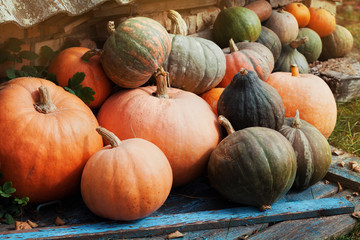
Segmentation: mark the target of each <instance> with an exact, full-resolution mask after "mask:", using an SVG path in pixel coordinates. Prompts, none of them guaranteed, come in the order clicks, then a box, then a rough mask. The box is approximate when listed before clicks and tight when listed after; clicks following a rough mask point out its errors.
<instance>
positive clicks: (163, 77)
mask: <svg viewBox="0 0 360 240" xmlns="http://www.w3.org/2000/svg"><path fill="white" fill-rule="evenodd" d="M154 76H155V79H156V92H155V96H156V97H158V98H169V95H168V91H167V90H168V81H169V73H168V72H166V71H165V70H164V69H163V68H162V67H160V68H158V70H157V71H156V73H155V75H154Z"/></svg>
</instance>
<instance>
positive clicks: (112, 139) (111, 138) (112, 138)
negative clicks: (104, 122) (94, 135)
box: [96, 127, 121, 148]
mask: <svg viewBox="0 0 360 240" xmlns="http://www.w3.org/2000/svg"><path fill="white" fill-rule="evenodd" d="M96 131H97V132H98V133H99V134H100V135H101V136H102V137H103V138H104V139H105V140H106V141H107V142H108V143H110V145H111V147H113V148H114V147H117V146H119V145H120V143H121V141H120V139H119V138H118V137H117V136H116V135H115V134H114V133H112V132H110V131H109V130H107V129H106V128H103V127H97V128H96Z"/></svg>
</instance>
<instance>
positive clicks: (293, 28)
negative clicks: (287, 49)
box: [263, 9, 299, 44]
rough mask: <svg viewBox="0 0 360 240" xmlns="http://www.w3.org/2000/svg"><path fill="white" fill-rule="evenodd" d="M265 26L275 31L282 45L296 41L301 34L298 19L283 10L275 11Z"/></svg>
mask: <svg viewBox="0 0 360 240" xmlns="http://www.w3.org/2000/svg"><path fill="white" fill-rule="evenodd" d="M263 25H264V26H265V27H268V28H270V29H271V30H273V31H274V33H276V35H278V37H279V39H280V42H281V43H282V44H286V43H289V42H291V41H293V40H295V39H296V37H297V35H298V33H299V25H298V22H297V20H296V18H295V17H294V15H292V14H291V13H289V12H287V11H284V10H283V9H279V10H273V11H272V13H271V16H270V17H269V18H268V20H266V21H265V22H264V23H263Z"/></svg>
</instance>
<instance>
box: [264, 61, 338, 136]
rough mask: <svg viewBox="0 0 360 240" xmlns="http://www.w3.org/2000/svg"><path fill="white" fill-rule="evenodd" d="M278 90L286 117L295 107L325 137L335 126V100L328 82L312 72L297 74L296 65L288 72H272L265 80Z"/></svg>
mask: <svg viewBox="0 0 360 240" xmlns="http://www.w3.org/2000/svg"><path fill="white" fill-rule="evenodd" d="M267 83H268V84H270V85H271V86H273V87H274V88H275V89H276V90H277V91H278V92H279V94H280V96H281V98H282V100H283V103H284V105H285V117H294V116H295V114H296V110H297V109H298V110H299V112H301V116H302V119H303V120H304V121H307V122H308V123H310V124H312V125H313V126H314V127H316V128H317V129H318V130H319V131H320V132H321V133H322V134H323V135H324V136H325V137H326V138H328V137H329V136H330V134H331V133H332V131H333V130H334V128H335V124H336V118H337V109H336V101H335V98H334V95H333V93H332V91H331V90H330V88H329V86H328V85H327V84H326V83H325V82H324V80H322V79H321V78H319V77H317V76H315V75H313V74H299V70H298V68H297V66H296V65H292V66H291V73H289V72H275V73H272V74H271V75H270V77H269V79H268V81H267Z"/></svg>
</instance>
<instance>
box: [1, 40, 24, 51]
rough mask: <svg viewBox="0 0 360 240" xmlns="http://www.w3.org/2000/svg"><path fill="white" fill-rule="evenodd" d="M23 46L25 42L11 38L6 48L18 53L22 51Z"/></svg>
mask: <svg viewBox="0 0 360 240" xmlns="http://www.w3.org/2000/svg"><path fill="white" fill-rule="evenodd" d="M22 44H24V42H23V41H21V40H20V39H17V38H9V39H8V40H7V41H6V43H5V47H6V48H8V49H9V50H10V51H12V52H15V53H17V52H20V51H21V45H22Z"/></svg>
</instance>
